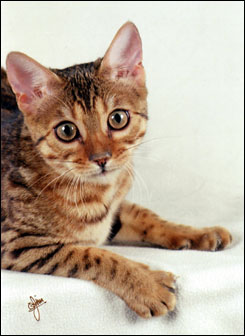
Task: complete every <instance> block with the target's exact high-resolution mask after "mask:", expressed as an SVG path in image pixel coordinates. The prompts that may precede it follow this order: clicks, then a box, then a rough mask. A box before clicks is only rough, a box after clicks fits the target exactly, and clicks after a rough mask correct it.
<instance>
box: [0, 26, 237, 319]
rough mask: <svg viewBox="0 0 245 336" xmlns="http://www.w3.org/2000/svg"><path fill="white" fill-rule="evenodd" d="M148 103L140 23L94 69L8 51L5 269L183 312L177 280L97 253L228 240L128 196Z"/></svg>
mask: <svg viewBox="0 0 245 336" xmlns="http://www.w3.org/2000/svg"><path fill="white" fill-rule="evenodd" d="M9 84H10V85H9ZM10 86H11V87H10ZM11 88H12V89H11ZM12 90H13V91H12ZM13 92H14V93H13ZM146 98H147V90H146V86H145V72H144V68H143V65H142V46H141V39H140V36H139V33H138V30H137V28H136V27H135V25H134V24H133V23H131V22H127V23H126V24H125V25H123V26H122V27H121V29H120V30H119V31H118V33H117V34H116V36H115V38H114V39H113V41H112V43H111V45H110V47H109V49H108V50H107V52H106V54H105V56H104V58H102V59H98V60H97V61H95V62H91V63H86V64H80V65H75V66H72V67H69V68H66V69H63V70H57V69H47V68H45V67H43V66H42V65H40V64H39V63H37V62H36V61H34V60H33V59H31V58H30V57H28V56H26V55H25V54H22V53H19V52H12V53H10V54H9V55H8V57H7V76H6V73H5V71H4V70H2V118H3V121H2V160H3V162H2V268H4V269H7V270H14V271H21V272H32V273H39V274H53V275H57V276H65V277H73V278H80V279H86V280H90V281H93V282H94V283H96V284H98V285H99V286H102V287H104V288H106V289H108V290H110V291H112V292H113V293H115V294H116V295H118V296H119V297H121V298H122V299H123V300H124V301H125V302H126V303H127V305H128V306H129V307H130V308H131V309H133V310H134V311H135V312H136V313H137V314H139V315H140V316H142V317H144V318H148V317H151V316H153V315H155V316H157V315H162V314H166V313H167V312H168V311H172V310H173V309H174V307H175V302H176V298H175V293H174V282H175V278H174V275H173V274H171V273H169V272H164V271H153V270H150V269H149V267H148V266H146V265H144V264H140V263H138V262H135V261H132V260H129V259H126V258H124V257H122V256H120V255H117V254H115V253H112V252H110V251H108V250H105V249H101V248H99V247H97V246H99V245H102V244H103V243H105V242H108V241H111V240H112V239H113V241H119V242H121V241H134V242H143V241H144V242H148V243H152V244H157V245H159V246H162V247H165V248H169V249H177V250H179V249H197V250H212V251H215V250H217V249H221V248H224V247H226V246H227V245H228V244H229V243H230V242H231V236H230V234H229V233H228V232H227V231H226V230H225V229H223V228H220V227H214V228H205V229H195V228H192V227H187V226H182V225H176V224H173V223H169V222H167V221H166V220H163V219H161V218H160V217H158V216H157V215H156V214H154V213H152V212H151V211H150V210H147V209H144V208H142V207H140V206H139V205H136V204H131V203H129V202H127V201H125V200H124V198H125V196H126V194H127V192H128V190H129V188H130V186H131V175H132V174H133V171H132V155H133V152H134V150H135V148H137V146H138V145H139V144H140V143H141V141H142V138H143V136H144V134H145V131H146V124H147V119H148V117H147V103H146ZM20 111H21V112H20Z"/></svg>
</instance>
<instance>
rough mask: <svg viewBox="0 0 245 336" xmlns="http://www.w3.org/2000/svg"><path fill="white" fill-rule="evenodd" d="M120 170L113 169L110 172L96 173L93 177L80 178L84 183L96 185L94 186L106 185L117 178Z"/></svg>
mask: <svg viewBox="0 0 245 336" xmlns="http://www.w3.org/2000/svg"><path fill="white" fill-rule="evenodd" d="M120 171H121V169H114V170H111V171H106V172H104V173H102V172H101V173H98V174H94V175H88V176H84V177H83V176H81V179H84V182H89V183H96V184H108V183H111V182H112V181H113V180H114V179H116V178H117V177H118V175H119V174H120Z"/></svg>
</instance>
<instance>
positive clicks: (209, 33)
mask: <svg viewBox="0 0 245 336" xmlns="http://www.w3.org/2000/svg"><path fill="white" fill-rule="evenodd" d="M243 13H244V4H243V2H242V1H180V2H178V1H162V2H161V1H137V2H136V1H78V2H75V1H69V2H67V1H65V2H61V1H55V2H54V1H35V2H34V1H28V2H27V1H18V2H17V1H11V2H10V1H4V2H2V65H3V66H5V59H6V55H7V53H8V52H10V51H22V52H24V53H26V54H28V55H29V56H31V57H33V58H34V59H36V60H37V61H39V62H40V63H42V64H43V65H45V66H48V67H57V68H59V67H60V68H62V67H67V66H70V65H73V64H75V63H83V62H89V61H93V60H95V59H96V58H97V57H100V56H103V55H104V53H105V51H106V49H107V47H108V46H109V44H110V42H111V40H112V38H113V37H114V35H115V33H116V31H117V30H118V29H119V28H120V26H121V25H122V24H124V23H125V22H126V21H128V20H130V21H133V22H134V23H135V24H136V25H137V27H138V29H139V32H140V35H141V38H142V41H143V55H144V66H145V69H146V74H147V87H148V90H149V100H148V101H149V116H150V120H149V127H148V134H147V136H146V138H145V140H146V143H145V144H144V145H142V146H141V149H140V150H139V151H138V153H137V154H136V171H137V173H136V181H135V184H134V188H133V189H132V191H131V193H130V194H129V196H128V197H129V198H130V199H134V200H135V201H136V202H139V203H141V204H144V205H145V206H147V207H149V208H151V209H153V210H155V211H156V212H158V213H159V214H160V215H162V216H163V217H165V218H167V219H170V220H173V221H176V222H179V223H184V224H190V225H194V226H197V227H202V226H212V225H221V226H224V227H226V228H228V229H229V230H230V232H231V233H232V235H233V239H234V240H233V245H232V247H231V249H230V250H227V252H226V251H225V252H222V253H227V256H228V258H229V256H230V257H232V258H231V259H229V260H232V264H233V265H236V263H235V260H240V261H238V266H239V267H240V268H241V260H242V253H243V240H242V235H243V225H244V224H243V183H244V179H243V153H244V148H243V130H244V126H243V125H244V119H243V104H244V99H243V90H244V67H243V59H244V42H243V41H244V27H243V22H244V14H243ZM148 140H149V141H148ZM114 249H116V247H114ZM125 251H127V252H125ZM128 251H129V252H128ZM120 253H121V254H124V255H126V256H128V257H130V256H132V255H133V256H134V259H137V256H138V258H140V255H141V254H139V252H138V250H137V249H136V250H125V249H124V250H123V248H120ZM125 253H126V254H125ZM140 253H141V252H140ZM151 253H153V252H151ZM155 253H156V252H155ZM164 253H165V256H166V259H165V262H167V263H168V265H172V269H173V270H174V271H175V269H176V271H178V272H179V273H180V274H182V275H184V274H186V276H187V277H188V276H190V277H191V272H192V270H193V269H194V268H195V267H196V266H197V265H199V266H200V267H201V268H202V267H203V266H205V265H208V264H209V263H210V261H211V260H215V259H212V258H214V257H211V256H210V254H205V253H203V254H201V256H203V257H201V256H200V257H197V256H198V255H197V254H195V256H196V257H193V259H191V258H192V257H191V256H192V254H188V258H189V260H192V262H193V265H192V266H189V267H190V268H188V267H187V266H186V265H185V264H184V263H183V262H182V259H179V256H180V254H178V255H177V254H176V253H178V252H172V253H171V251H166V252H164ZM182 253H185V252H184V251H183V252H182ZM186 253H187V252H186ZM190 253H191V252H190ZM193 253H194V252H193ZM196 253H197V252H196ZM222 253H221V254H219V256H220V258H221V259H222V256H223V259H222V260H228V259H226V257H225V254H223V255H222ZM144 254H145V255H147V252H145V251H144ZM142 256H143V253H142ZM181 256H184V254H181ZM186 256H187V254H186ZM142 258H143V257H142ZM195 258H199V259H198V260H197V259H195ZM202 258H203V259H202ZM205 258H206V259H205ZM210 258H211V259H210ZM239 258H240V259H239ZM221 259H220V260H221ZM149 260H150V259H149ZM149 260H147V262H148V263H149ZM174 260H175V263H174ZM178 260H179V263H178ZM142 261H145V260H143V259H142ZM171 261H172V262H171ZM216 262H217V265H221V266H222V267H224V272H225V274H226V275H224V277H223V278H222V279H228V278H229V275H232V276H233V274H231V273H232V272H233V271H230V269H229V268H228V266H227V265H226V264H225V263H224V264H222V262H221V261H217V259H216ZM184 265H185V266H184ZM195 265H196V266H195ZM158 267H161V266H160V265H158ZM215 267H216V266H215ZM240 268H239V269H240ZM170 269H171V266H170ZM6 272H7V271H6ZM185 272H186V273H185ZM226 272H227V273H226ZM201 274H202V276H201V278H203V273H201ZM211 274H212V273H211ZM239 274H240V273H239ZM235 277H236V275H235V274H234V278H235ZM240 277H241V274H240ZM29 279H30V278H29ZM185 279H186V278H184V280H185ZM238 279H240V278H239V277H238V273H237V281H240V280H238ZM184 280H183V281H184ZM67 281H68V280H67ZM192 281H193V284H194V285H193V286H194V287H195V285H197V287H196V290H197V293H198V291H199V289H198V288H199V287H198V282H196V281H195V279H194V278H192ZM227 281H228V280H227ZM232 281H233V280H232ZM182 285H183V290H186V291H187V293H186V297H188V295H189V294H190V293H189V294H188V290H189V289H190V287H188V286H186V283H184V282H183V283H182ZM188 288H189V289H188ZM225 288H226V287H225V285H224V290H225ZM239 288H241V287H239ZM7 289H8V288H7ZM9 292H11V288H9V291H8V292H6V293H9ZM217 293H218V291H217ZM227 293H228V292H227ZM230 293H234V292H230ZM239 293H241V292H239ZM239 293H238V294H237V295H238V296H237V297H238V298H241V295H240V294H239ZM30 294H31V293H30ZM8 295H9V294H8ZM70 295H71V294H70ZM91 295H92V294H91ZM96 295H97V294H96ZM183 295H184V294H183ZM190 295H191V294H190ZM193 295H194V296H193V298H195V297H196V294H195V292H194V294H193ZM232 295H233V294H231V296H232ZM211 297H212V295H211ZM211 297H210V298H211ZM235 297H236V296H234V299H235ZM220 299H221V298H220V297H218V299H217V302H216V301H214V306H215V305H216V304H219V303H221V302H222V300H220ZM210 300H211V299H210ZM99 302H100V301H98V303H99ZM234 302H238V303H237V307H238V308H239V312H241V311H242V307H241V305H239V299H237V298H236V299H235V301H234ZM106 305H107V306H108V302H107V303H106ZM235 306H236V305H235ZM6 307H9V306H8V301H7V303H6ZM204 307H205V305H204ZM222 307H225V305H223V303H222ZM9 309H10V308H9ZM108 309H109V308H108ZM204 309H206V308H204ZM221 309H222V308H221ZM180 310H181V311H184V310H182V309H180ZM239 312H238V314H237V312H236V311H234V314H233V319H232V318H231V322H230V324H229V322H228V321H229V319H227V318H226V315H225V314H226V312H224V315H221V321H223V320H225V321H227V327H226V329H225V330H223V329H222V323H221V327H220V329H219V323H218V322H217V323H216V324H215V325H216V327H217V328H218V329H217V330H218V332H219V333H222V332H224V333H226V332H227V334H232V332H233V331H234V333H235V332H236V333H239V330H241V324H242V318H241V317H239V316H241V315H239ZM195 314H198V313H197V310H195V311H193V312H192V317H193V318H194V319H195V316H196V319H198V318H199V317H198V315H195ZM210 314H211V316H212V314H213V313H212V312H210ZM238 317H239V319H238ZM121 318H122V317H121ZM236 319H238V320H236ZM105 321H106V320H105ZM186 321H187V324H186V325H188V318H187V320H186ZM232 321H233V322H232ZM236 321H238V322H236ZM119 322H120V319H119ZM209 322H210V321H209ZM209 322H208V323H209ZM106 323H107V322H106ZM208 323H206V321H205V320H204V321H203V326H205V327H206V329H205V331H206V332H207V334H211V333H212V331H211V330H209V329H208ZM232 323H234V325H233V326H232ZM239 323H240V327H239ZM5 325H9V324H8V322H7V323H6V324H5ZM106 325H107V324H106ZM108 325H109V322H108ZM147 325H148V326H150V325H149V324H147ZM210 325H211V324H210ZM152 326H153V325H152ZM236 327H237V328H238V329H236ZM213 328H215V326H213ZM239 328H240V329H239ZM84 330H85V329H84ZM134 330H135V329H134ZM136 330H137V329H136ZM145 330H146V329H145ZM152 330H153V329H152ZM175 330H177V329H175ZM192 330H193V333H194V332H196V334H197V333H198V331H194V330H199V329H198V325H197V329H192ZM202 330H204V329H202ZM106 332H107V333H108V330H107V331H106ZM135 332H136V331H135ZM159 332H160V331H159ZM170 332H171V331H170ZM172 332H174V331H173V330H172ZM175 332H176V331H175ZM180 332H181V331H180ZM186 332H187V334H190V330H187V331H186ZM200 332H201V331H200ZM112 333H114V331H112ZM160 333H161V332H160Z"/></svg>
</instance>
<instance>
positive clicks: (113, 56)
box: [102, 22, 144, 78]
mask: <svg viewBox="0 0 245 336" xmlns="http://www.w3.org/2000/svg"><path fill="white" fill-rule="evenodd" d="M102 67H104V68H107V69H110V73H111V76H112V77H114V78H115V77H116V78H118V77H128V76H133V77H138V76H140V77H142V76H144V74H143V72H144V71H143V66H142V44H141V39H140V35H139V33H138V30H137V28H136V27H135V25H134V24H132V23H130V22H128V23H126V24H125V25H124V26H122V27H121V29H120V30H119V31H118V33H117V34H116V36H115V38H114V39H113V41H112V43H111V45H110V47H109V49H108V50H107V52H106V54H105V57H104V59H103V63H102Z"/></svg>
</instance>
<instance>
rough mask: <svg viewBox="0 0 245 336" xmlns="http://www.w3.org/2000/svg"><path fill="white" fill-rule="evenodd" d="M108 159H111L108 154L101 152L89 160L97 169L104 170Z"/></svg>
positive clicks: (91, 156)
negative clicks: (94, 163) (95, 164)
mask: <svg viewBox="0 0 245 336" xmlns="http://www.w3.org/2000/svg"><path fill="white" fill-rule="evenodd" d="M110 157H111V153H110V152H103V153H96V154H92V155H90V157H89V160H90V161H94V162H96V163H97V165H98V166H99V167H101V168H102V169H104V168H105V165H106V163H107V161H108V159H109V158H110Z"/></svg>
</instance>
